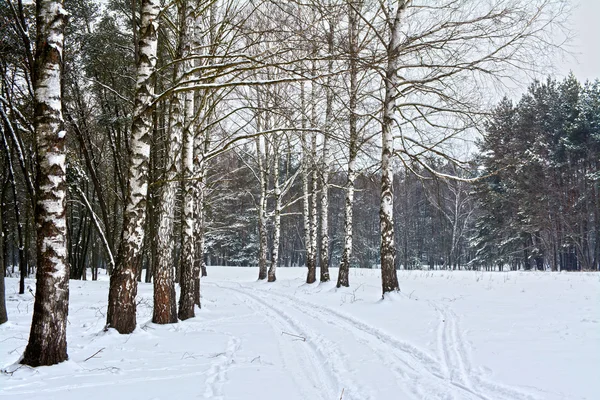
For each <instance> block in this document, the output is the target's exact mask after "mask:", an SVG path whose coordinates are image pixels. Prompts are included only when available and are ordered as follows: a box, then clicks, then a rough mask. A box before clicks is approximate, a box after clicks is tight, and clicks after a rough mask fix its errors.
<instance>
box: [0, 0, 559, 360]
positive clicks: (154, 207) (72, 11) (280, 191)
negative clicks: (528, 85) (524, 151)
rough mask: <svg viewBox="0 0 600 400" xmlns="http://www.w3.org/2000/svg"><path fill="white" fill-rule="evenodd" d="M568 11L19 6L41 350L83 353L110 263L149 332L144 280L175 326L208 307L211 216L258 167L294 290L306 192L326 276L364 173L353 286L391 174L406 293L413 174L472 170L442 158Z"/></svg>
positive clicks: (534, 4)
mask: <svg viewBox="0 0 600 400" xmlns="http://www.w3.org/2000/svg"><path fill="white" fill-rule="evenodd" d="M565 3H566V2H565V1H562V0H533V1H529V2H527V3H524V2H522V1H520V0H484V1H472V0H414V1H411V0H390V1H375V0H308V1H302V2H297V1H293V0H290V1H265V0H243V1H240V0H175V1H169V2H164V1H160V0H110V1H108V2H106V3H102V4H98V3H97V2H94V1H90V0H64V1H63V0H37V1H36V4H35V5H33V4H30V3H27V2H23V1H21V0H16V1H12V0H8V1H5V2H3V3H2V6H1V9H0V11H1V16H2V25H1V26H2V33H1V35H2V49H1V51H2V54H3V57H2V61H1V62H0V68H1V70H2V86H1V93H0V94H1V97H0V110H1V111H2V113H1V116H2V137H3V147H4V150H5V156H6V157H5V158H6V159H7V160H8V161H7V165H8V166H9V168H8V171H9V173H8V174H4V176H3V178H4V179H5V181H6V182H8V185H12V191H13V194H12V197H13V199H14V202H13V203H14V207H15V213H14V215H15V218H16V219H17V223H16V226H17V227H18V237H19V243H20V244H19V250H20V251H22V252H23V254H19V262H20V263H22V264H23V265H22V266H21V276H22V277H23V278H24V277H25V276H26V275H27V273H28V265H30V263H29V261H28V260H27V256H26V254H25V253H26V252H25V245H26V243H27V242H28V241H29V240H30V239H28V238H30V237H32V236H33V237H35V249H36V255H35V260H33V262H32V263H31V264H33V265H35V270H36V282H37V283H36V293H35V307H34V315H33V323H32V328H31V334H30V339H29V344H28V346H27V348H26V350H25V354H24V356H23V359H22V361H21V362H22V363H24V364H28V365H32V366H38V365H51V364H55V363H58V362H61V361H64V360H65V359H67V348H66V323H67V318H66V317H67V313H68V284H69V278H70V277H74V278H78V277H86V276H87V272H86V269H87V266H88V265H92V275H93V276H94V275H97V268H98V265H104V266H106V268H107V270H108V271H109V273H110V288H109V293H108V310H107V314H106V315H107V321H106V326H107V328H110V329H115V330H116V331H118V332H119V333H131V332H132V331H133V330H134V329H135V327H136V294H137V285H138V280H139V279H141V278H142V271H146V274H145V277H144V279H146V281H148V282H149V281H152V282H153V285H154V314H153V321H154V322H155V323H160V324H165V323H173V322H176V321H177V320H178V319H181V320H185V319H188V318H192V317H194V314H195V312H196V310H197V308H196V307H197V306H200V292H201V291H200V278H201V275H202V273H203V271H205V270H206V268H205V265H204V254H205V248H206V246H209V245H210V243H207V241H206V238H207V237H208V236H207V235H206V232H207V224H206V221H207V215H208V214H209V213H210V212H211V210H213V209H215V208H218V207H220V206H222V204H220V203H221V202H223V201H224V199H223V198H222V197H220V193H222V189H223V187H224V186H226V185H228V184H230V183H228V182H231V181H232V180H233V179H234V178H235V177H236V176H237V175H238V174H239V173H240V171H242V170H244V171H247V170H250V171H251V179H254V180H255V184H256V187H258V188H259V189H258V190H256V191H252V192H251V193H250V194H249V195H250V197H251V199H252V203H253V208H254V209H255V211H256V218H257V221H258V248H257V251H256V260H257V264H258V269H259V274H258V278H259V279H267V280H268V281H271V282H273V281H275V280H276V277H277V266H278V265H279V264H280V253H279V251H280V247H281V246H280V243H281V241H282V236H281V221H282V219H285V218H288V217H289V215H290V214H291V213H289V210H290V207H292V206H293V205H294V204H302V208H301V215H302V229H303V232H302V238H303V244H304V257H303V260H304V261H305V264H306V268H307V279H306V281H307V283H313V282H316V281H317V279H319V280H320V281H321V282H326V281H329V280H330V279H332V277H331V276H330V273H329V269H328V266H329V264H330V261H329V260H330V241H329V224H330V221H331V218H332V216H331V215H330V210H331V207H330V206H329V197H330V192H331V190H332V188H333V184H332V182H331V177H332V171H334V168H335V170H336V171H337V172H338V173H339V171H343V180H342V183H341V185H339V186H340V187H341V190H343V191H344V193H345V200H344V213H343V215H344V216H343V219H344V232H343V250H342V255H341V260H340V265H339V273H338V276H337V286H338V287H340V286H348V285H349V267H350V263H351V259H352V252H353V234H354V230H355V227H354V223H353V221H354V205H355V195H356V191H355V185H356V180H357V176H358V171H359V170H360V169H364V168H372V169H373V170H375V171H377V174H378V175H377V176H378V177H379V179H380V181H379V185H380V186H379V194H380V196H379V205H380V206H379V232H380V234H379V237H380V246H379V252H378V253H379V256H378V257H379V260H380V264H381V282H382V293H383V295H385V294H386V293H388V292H394V291H397V290H399V283H398V278H397V275H396V248H397V244H396V242H395V241H396V237H397V234H396V231H395V229H396V225H397V223H396V221H394V193H395V191H394V174H395V171H396V172H397V171H398V168H399V166H402V167H403V168H404V170H405V171H407V173H412V174H415V175H416V176H419V177H423V178H427V177H438V178H441V179H454V180H458V181H460V180H464V178H461V174H460V173H459V172H457V173H456V174H454V175H453V174H449V173H447V172H443V171H440V170H438V169H436V168H435V167H434V166H435V165H439V162H438V163H437V164H436V163H432V162H430V160H431V159H437V160H440V162H441V161H443V163H449V164H450V165H453V166H454V167H455V168H458V169H460V168H461V167H462V166H463V164H462V162H461V160H460V158H459V157H458V156H457V155H456V154H455V152H454V151H453V149H455V148H456V147H457V145H459V144H460V143H461V138H462V137H463V136H464V135H467V134H471V135H472V134H473V133H475V132H476V131H477V130H478V129H480V128H481V127H482V122H483V121H484V120H485V116H486V112H487V110H488V107H487V98H488V95H489V91H490V89H491V88H493V87H494V86H495V85H501V84H502V83H503V80H504V79H511V77H514V76H515V75H514V71H515V69H517V70H519V71H521V72H523V71H525V72H527V71H532V72H533V71H537V70H538V69H540V68H542V67H543V66H544V65H543V62H544V60H545V58H544V57H546V56H549V55H550V54H551V53H552V49H554V48H558V46H559V44H560V43H558V42H557V40H556V31H557V30H560V28H561V27H562V26H563V25H562V20H561V18H565V17H566V13H565V7H566V5H565ZM559 40H560V35H559ZM5 55H6V56H5ZM223 165H227V166H229V167H228V168H220V167H219V166H223ZM232 165H235V166H237V168H230V167H231V166H232ZM451 170H455V169H451ZM425 175H426V176H425ZM296 184H297V185H301V188H302V190H301V194H300V195H298V196H293V195H292V193H293V192H292V191H291V188H292V187H294V186H295V185H296ZM232 189H233V190H230V191H229V195H230V196H234V195H236V190H235V188H232ZM336 189H337V188H336ZM237 195H241V193H237ZM3 211H4V210H3ZM235 212H236V210H234V209H231V210H229V214H234V213H235ZM271 221H272V222H271ZM212 228H213V233H214V230H215V229H218V227H214V226H213V227H212ZM225 228H226V229H229V230H232V229H235V226H227V227H225ZM240 234H244V232H241V233H240ZM28 235H29V236H28ZM84 248H85V249H86V250H85V251H82V249H84ZM71 267H73V268H71ZM318 269H319V270H320V271H319V272H320V274H319V276H317V270H318ZM175 283H178V284H179V285H180V288H181V292H180V297H179V301H178V303H177V301H176V296H175ZM22 290H23V288H22Z"/></svg>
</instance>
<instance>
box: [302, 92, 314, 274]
mask: <svg viewBox="0 0 600 400" xmlns="http://www.w3.org/2000/svg"><path fill="white" fill-rule="evenodd" d="M305 97H306V96H305V87H304V81H302V82H300V109H301V110H300V111H301V113H302V116H301V118H302V129H303V130H306V127H307V118H306V112H305V110H306V98H305ZM305 132H306V131H304V132H303V133H301V134H300V142H301V144H302V164H301V169H302V220H303V222H304V247H305V249H306V268H307V270H308V271H307V275H306V283H313V282H314V281H315V280H316V270H315V266H314V256H313V247H312V238H311V218H310V163H311V160H310V148H309V146H308V140H307V139H306V133H305Z"/></svg>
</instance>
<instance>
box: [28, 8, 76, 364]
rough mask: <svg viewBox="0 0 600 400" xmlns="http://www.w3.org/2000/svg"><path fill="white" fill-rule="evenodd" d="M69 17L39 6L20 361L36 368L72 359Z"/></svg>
mask: <svg viewBox="0 0 600 400" xmlns="http://www.w3.org/2000/svg"><path fill="white" fill-rule="evenodd" d="M66 17H67V13H66V11H65V10H64V9H63V5H62V1H56V0H55V1H51V0H40V1H38V2H37V7H36V23H37V45H36V56H35V77H34V87H35V92H34V106H35V119H34V126H35V133H36V135H35V140H36V146H37V163H38V176H37V187H38V193H37V204H36V208H35V220H36V230H37V276H36V279H37V280H36V293H35V303H34V307H33V320H32V323H31V331H30V334H29V342H28V343H27V347H26V348H25V354H24V355H23V359H22V360H21V361H20V362H21V364H26V365H30V366H32V367H37V366H40V365H53V364H57V363H60V362H62V361H65V360H66V359H67V358H68V356H67V335H66V334H67V315H68V312H69V265H68V263H67V221H66V195H67V184H66V152H65V131H64V130H63V116H62V104H61V103H62V102H61V100H62V99H61V84H60V82H61V75H62V71H61V68H62V58H63V54H62V52H63V41H64V36H63V32H64V27H65V23H66Z"/></svg>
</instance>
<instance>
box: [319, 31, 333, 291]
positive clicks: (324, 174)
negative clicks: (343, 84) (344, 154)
mask: <svg viewBox="0 0 600 400" xmlns="http://www.w3.org/2000/svg"><path fill="white" fill-rule="evenodd" d="M334 34H335V24H334V22H333V20H329V32H328V35H327V46H328V54H329V61H328V64H327V72H328V74H329V75H328V76H327V84H326V86H327V87H326V88H325V90H326V91H327V94H326V100H325V101H326V105H325V133H324V135H323V154H322V158H321V221H320V222H321V259H320V262H319V267H320V269H321V282H329V280H330V279H331V278H330V276H329V164H330V162H331V160H330V144H329V134H330V131H331V129H332V127H333V121H332V120H333V89H332V87H331V86H332V83H333V78H332V75H333V52H334V37H335V36H334Z"/></svg>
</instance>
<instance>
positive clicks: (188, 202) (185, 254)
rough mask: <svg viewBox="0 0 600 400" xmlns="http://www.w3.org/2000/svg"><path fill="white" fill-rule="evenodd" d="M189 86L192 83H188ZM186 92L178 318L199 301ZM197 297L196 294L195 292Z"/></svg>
mask: <svg viewBox="0 0 600 400" xmlns="http://www.w3.org/2000/svg"><path fill="white" fill-rule="evenodd" d="M193 3H194V1H193V0H186V1H184V2H183V8H184V21H185V26H184V28H183V33H184V37H183V57H184V58H189V57H190V56H191V55H192V40H193V35H194V34H195V29H194V24H195V23H196V18H195V10H196V7H194V4H193ZM184 66H185V70H186V75H188V76H189V75H190V74H191V71H192V66H193V65H192V61H191V60H186V61H185V62H184ZM190 86H191V85H190ZM184 95H185V120H184V131H183V154H182V156H181V164H182V188H181V193H182V196H183V199H182V236H183V237H182V248H181V272H182V273H181V282H180V285H181V294H180V297H179V318H180V319H181V320H186V319H188V318H192V317H194V305H195V304H198V305H200V304H199V303H200V301H196V300H199V299H196V296H195V293H194V289H195V287H196V286H195V285H196V283H198V289H199V281H198V280H199V279H200V276H199V275H198V274H199V273H200V270H199V269H197V268H196V269H195V268H194V255H195V248H194V225H195V219H194V203H195V196H194V194H195V183H194V182H193V179H194V149H195V147H196V146H195V145H194V140H195V132H194V123H193V121H194V115H195V109H194V91H193V90H188V91H186V92H185V93H184ZM198 297H199V296H198Z"/></svg>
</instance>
